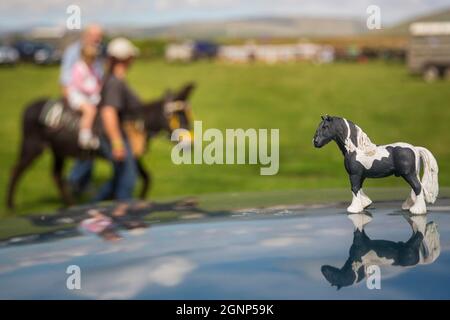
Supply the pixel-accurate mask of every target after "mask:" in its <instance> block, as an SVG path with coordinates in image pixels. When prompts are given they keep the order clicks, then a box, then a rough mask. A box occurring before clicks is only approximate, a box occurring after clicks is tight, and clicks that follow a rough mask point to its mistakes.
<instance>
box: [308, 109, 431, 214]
mask: <svg viewBox="0 0 450 320" xmlns="http://www.w3.org/2000/svg"><path fill="white" fill-rule="evenodd" d="M331 140H334V141H335V142H336V144H337V145H338V147H339V149H340V150H341V151H342V153H343V155H344V164H345V169H346V170H347V172H348V174H349V176H350V183H351V187H352V193H353V200H352V204H351V205H350V206H349V207H348V208H347V211H348V212H352V213H356V212H361V211H363V210H364V208H366V207H368V206H369V205H370V204H371V203H372V201H371V200H370V199H369V197H367V195H366V194H365V193H364V192H363V190H362V185H363V182H364V179H366V178H383V177H387V176H390V175H395V176H397V177H398V176H401V177H402V178H403V179H405V180H406V182H408V183H409V185H410V186H411V188H412V191H411V195H410V197H408V199H406V201H405V202H404V203H403V205H402V209H404V210H408V209H409V211H410V212H411V213H415V214H423V213H426V212H427V208H426V204H425V201H426V202H428V203H434V201H435V200H436V198H437V195H438V192H439V186H438V165H437V162H436V159H435V158H434V157H433V155H432V154H431V152H430V151H428V150H427V149H425V148H422V147H417V146H412V145H410V144H407V143H403V142H397V143H392V144H387V145H375V144H373V143H372V142H371V141H370V139H369V137H368V136H367V135H366V134H365V133H364V132H363V131H362V130H361V128H360V127H358V126H357V125H355V124H354V123H353V122H351V121H348V120H346V119H344V118H338V117H330V116H325V117H322V122H321V123H320V124H319V127H318V128H317V130H316V134H315V135H314V139H313V143H314V146H315V147H316V148H321V147H323V146H324V145H326V144H327V143H328V142H330V141H331ZM420 161H422V163H423V166H424V168H423V177H422V180H420V179H419V173H420Z"/></svg>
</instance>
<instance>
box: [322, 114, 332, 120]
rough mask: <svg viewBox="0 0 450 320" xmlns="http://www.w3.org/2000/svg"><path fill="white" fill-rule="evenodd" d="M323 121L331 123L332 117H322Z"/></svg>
mask: <svg viewBox="0 0 450 320" xmlns="http://www.w3.org/2000/svg"><path fill="white" fill-rule="evenodd" d="M321 118H322V120H327V121H331V117H330V116H329V115H325V116H321Z"/></svg>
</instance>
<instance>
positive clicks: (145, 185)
mask: <svg viewBox="0 0 450 320" xmlns="http://www.w3.org/2000/svg"><path fill="white" fill-rule="evenodd" d="M136 166H137V169H138V173H139V176H140V177H141V179H142V189H141V192H140V194H139V198H140V199H142V200H144V199H145V198H146V197H147V193H148V190H149V189H150V188H151V184H152V176H151V174H150V172H148V170H147V169H146V168H145V166H144V164H143V163H142V161H141V159H136Z"/></svg>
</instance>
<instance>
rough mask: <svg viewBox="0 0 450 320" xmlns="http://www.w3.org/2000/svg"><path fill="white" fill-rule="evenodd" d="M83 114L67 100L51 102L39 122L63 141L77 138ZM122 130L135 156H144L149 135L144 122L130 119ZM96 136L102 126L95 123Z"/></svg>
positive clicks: (133, 118)
mask: <svg viewBox="0 0 450 320" xmlns="http://www.w3.org/2000/svg"><path fill="white" fill-rule="evenodd" d="M80 118H81V113H80V112H78V111H75V110H73V109H71V108H70V107H69V105H68V104H67V102H66V101H65V99H62V98H60V99H52V100H49V101H48V102H47V103H46V104H45V106H44V108H43V109H42V112H41V114H40V116H39V122H40V123H41V124H42V125H43V126H45V127H47V128H48V129H49V131H50V132H52V133H56V132H57V134H58V136H60V137H61V139H65V138H67V137H68V136H70V137H72V138H74V139H75V138H76V137H77V135H78V131H79V127H80ZM122 128H123V130H124V132H125V134H126V135H127V138H128V140H129V143H130V147H131V150H132V152H133V154H134V156H136V157H139V156H141V155H143V154H144V152H145V150H146V145H147V133H146V130H145V125H144V122H143V121H142V120H141V119H139V118H138V117H136V116H130V117H128V118H127V119H126V120H125V121H124V122H123V123H122ZM92 130H93V132H94V134H95V135H97V136H100V134H101V124H100V122H99V121H95V123H94V127H93V128H92Z"/></svg>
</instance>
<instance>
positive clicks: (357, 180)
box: [347, 174, 370, 213]
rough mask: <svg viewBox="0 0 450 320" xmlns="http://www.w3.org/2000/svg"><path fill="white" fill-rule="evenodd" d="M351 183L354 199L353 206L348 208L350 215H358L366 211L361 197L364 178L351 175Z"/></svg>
mask: <svg viewBox="0 0 450 320" xmlns="http://www.w3.org/2000/svg"><path fill="white" fill-rule="evenodd" d="M350 183H351V185H352V194H353V199H352V204H351V205H350V206H349V207H348V208H347V211H348V212H350V213H358V212H361V211H363V210H364V206H363V196H362V195H361V191H362V190H361V187H362V183H363V178H362V176H361V175H356V174H352V175H350ZM367 199H368V198H367ZM369 200H370V199H369Z"/></svg>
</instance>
